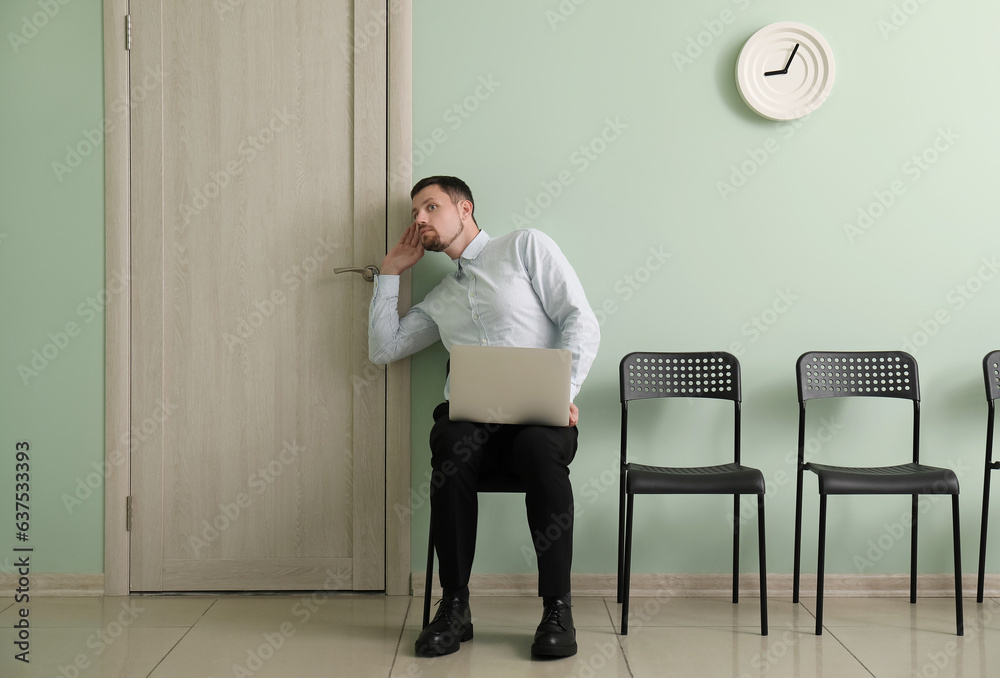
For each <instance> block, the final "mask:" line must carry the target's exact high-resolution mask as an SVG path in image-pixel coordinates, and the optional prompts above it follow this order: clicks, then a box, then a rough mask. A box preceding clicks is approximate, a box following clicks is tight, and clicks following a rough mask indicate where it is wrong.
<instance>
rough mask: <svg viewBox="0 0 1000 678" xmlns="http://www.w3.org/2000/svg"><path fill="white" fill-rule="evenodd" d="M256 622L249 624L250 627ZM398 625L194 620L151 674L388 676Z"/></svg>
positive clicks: (155, 677) (201, 677) (183, 677)
mask: <svg viewBox="0 0 1000 678" xmlns="http://www.w3.org/2000/svg"><path fill="white" fill-rule="evenodd" d="M251 626H252V627H254V628H250V627H251ZM399 637H400V627H398V626H396V625H393V626H385V627H379V626H354V627H352V626H344V625H333V624H331V623H330V620H329V619H327V620H326V623H323V622H319V621H318V620H317V619H316V618H315V617H314V618H312V619H310V620H309V621H306V622H302V621H299V622H298V623H293V622H291V621H288V620H284V621H279V620H278V619H272V618H267V617H259V618H258V619H256V620H253V623H252V624H250V625H247V626H245V625H242V624H240V625H237V624H235V623H232V624H230V625H221V624H217V625H211V626H201V625H196V626H195V628H193V629H191V631H189V632H188V633H187V635H185V636H184V638H183V639H182V640H181V641H180V642H179V643H178V644H177V646H176V647H175V648H174V649H173V650H172V651H171V652H170V654H169V655H167V657H166V659H164V660H163V661H162V662H161V663H160V664H159V666H157V667H156V670H155V671H153V673H152V674H150V678H193V677H197V678H232V677H233V676H251V675H252V676H254V678H292V677H294V678H313V677H315V678H330V677H331V676H345V677H347V676H350V677H351V678H368V677H369V676H371V677H379V678H384V677H385V676H388V675H389V671H390V669H391V667H392V662H393V657H394V655H395V653H396V648H397V646H398V644H399Z"/></svg>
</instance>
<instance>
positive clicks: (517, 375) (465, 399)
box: [448, 345, 573, 426]
mask: <svg viewBox="0 0 1000 678" xmlns="http://www.w3.org/2000/svg"><path fill="white" fill-rule="evenodd" d="M572 369H573V354H572V352H571V351H569V350H568V349H564V348H511V347H507V346H461V345H455V346H452V347H451V372H450V373H449V396H448V399H449V418H450V419H451V420H452V421H476V422H484V423H488V424H544V425H547V426H566V425H567V424H568V423H569V390H570V375H571V374H572Z"/></svg>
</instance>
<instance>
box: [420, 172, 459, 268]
mask: <svg viewBox="0 0 1000 678" xmlns="http://www.w3.org/2000/svg"><path fill="white" fill-rule="evenodd" d="M413 223H415V224H416V225H417V228H419V229H420V244H421V245H423V246H424V249H425V250H429V251H431V252H443V251H444V250H446V249H448V247H449V246H450V245H451V244H452V243H453V242H455V240H456V239H457V238H458V236H459V235H461V233H462V228H463V223H462V213H461V211H460V210H459V206H458V205H456V204H455V203H453V202H452V201H451V196H449V195H448V194H447V193H445V192H444V190H443V189H442V188H441V187H440V186H428V187H426V188H424V189H423V190H421V191H420V192H419V193H417V194H416V195H415V196H413Z"/></svg>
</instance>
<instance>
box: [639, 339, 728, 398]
mask: <svg viewBox="0 0 1000 678" xmlns="http://www.w3.org/2000/svg"><path fill="white" fill-rule="evenodd" d="M620 370H621V382H620V383H621V401H622V402H623V403H624V402H626V401H629V400H637V399H640V398H719V399H722V400H734V401H737V402H739V401H740V398H741V394H740V363H739V361H738V360H736V356H734V355H733V354H731V353H725V352H722V351H720V352H715V353H629V354H628V355H626V356H625V357H624V358H622V361H621V364H620Z"/></svg>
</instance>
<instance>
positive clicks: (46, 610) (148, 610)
mask: <svg viewBox="0 0 1000 678" xmlns="http://www.w3.org/2000/svg"><path fill="white" fill-rule="evenodd" d="M215 600H216V599H215V598H214V597H209V596H102V597H94V596H90V597H79V598H74V597H66V598H47V597H37V596H33V597H32V599H31V601H30V620H31V625H32V627H34V628H47V627H49V628H74V627H76V628H86V627H94V626H98V627H110V628H112V629H113V628H115V626H116V625H118V626H132V627H149V626H183V627H190V626H191V625H192V624H194V623H195V622H196V621H198V618H199V617H201V615H202V614H204V613H205V611H206V610H208V608H209V607H211V606H212V603H214V602H215ZM16 614H17V610H16V609H14V608H13V607H12V608H8V609H6V610H4V611H3V612H0V626H10V625H11V624H12V623H13V622H14V620H15V615H16Z"/></svg>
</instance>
